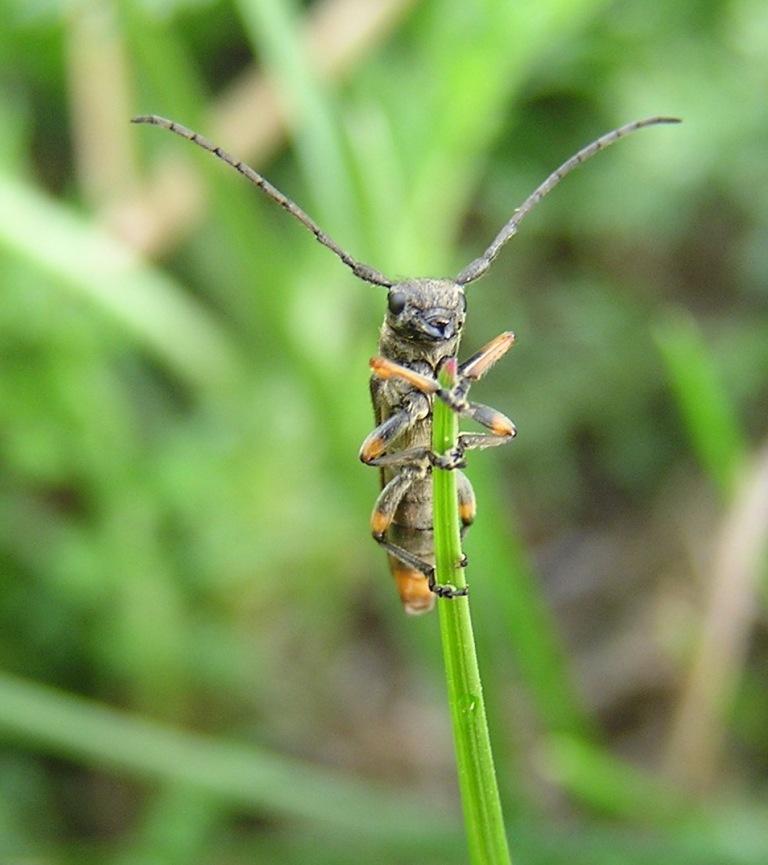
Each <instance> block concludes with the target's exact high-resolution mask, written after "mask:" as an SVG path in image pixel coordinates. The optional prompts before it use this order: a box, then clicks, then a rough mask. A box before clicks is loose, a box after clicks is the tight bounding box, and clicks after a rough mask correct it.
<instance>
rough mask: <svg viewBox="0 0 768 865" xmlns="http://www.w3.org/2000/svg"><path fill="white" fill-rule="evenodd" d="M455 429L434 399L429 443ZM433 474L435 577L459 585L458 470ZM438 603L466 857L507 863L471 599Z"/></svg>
mask: <svg viewBox="0 0 768 865" xmlns="http://www.w3.org/2000/svg"><path fill="white" fill-rule="evenodd" d="M455 374H456V362H455V361H453V362H451V363H449V364H446V366H445V368H444V371H443V372H442V373H441V384H442V385H443V387H450V386H451V385H452V383H453V377H454V376H455ZM457 433H458V417H457V415H456V413H455V412H454V411H452V410H451V409H450V408H449V407H448V406H446V405H444V404H443V403H441V402H440V401H439V400H435V410H434V420H433V428H432V447H433V449H434V450H435V452H436V453H445V452H446V451H448V450H450V448H452V447H454V446H455V444H456V436H457ZM432 477H433V500H434V526H435V565H436V577H437V580H438V582H439V583H451V584H452V585H454V586H456V587H457V588H461V587H463V586H464V585H466V583H465V580H464V569H463V568H461V567H459V564H458V563H459V560H460V559H461V537H460V534H459V514H458V503H457V498H456V473H455V472H451V471H442V470H439V469H436V470H435V471H434V473H433V476H432ZM438 608H439V614H440V634H441V638H442V643H443V657H444V660H445V671H446V679H447V683H448V700H449V703H450V706H451V718H452V722H453V738H454V742H455V747H456V763H457V768H458V775H459V789H460V790H461V801H462V807H463V809H464V823H465V825H466V831H467V841H468V844H469V852H470V859H471V861H472V862H473V863H474V865H509V863H510V858H509V849H508V847H507V838H506V834H505V831H504V819H503V817H502V813H501V801H500V799H499V789H498V785H497V783H496V773H495V771H494V767H493V755H492V753H491V742H490V739H489V736H488V723H487V721H486V715H485V704H484V703H483V689H482V686H481V684H480V671H479V669H478V666H477V653H476V651H475V641H474V636H473V634H472V620H471V618H470V614H469V599H468V598H467V597H459V598H452V599H449V600H441V601H439V603H438Z"/></svg>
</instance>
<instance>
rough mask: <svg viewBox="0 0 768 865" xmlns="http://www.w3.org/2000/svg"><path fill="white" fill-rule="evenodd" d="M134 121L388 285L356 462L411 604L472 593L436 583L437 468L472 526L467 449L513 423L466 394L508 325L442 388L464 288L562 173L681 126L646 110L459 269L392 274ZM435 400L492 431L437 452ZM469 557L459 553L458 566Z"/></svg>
mask: <svg viewBox="0 0 768 865" xmlns="http://www.w3.org/2000/svg"><path fill="white" fill-rule="evenodd" d="M132 122H133V123H148V124H152V125H154V126H160V127H162V128H164V129H168V130H170V131H171V132H174V133H175V134H176V135H180V136H181V137H182V138H186V139H187V140H188V141H191V142H193V143H194V144H197V145H198V146H200V147H202V148H203V149H204V150H207V151H209V152H210V153H212V154H213V155H214V156H216V157H218V158H219V159H221V160H222V161H224V162H226V163H227V165H229V166H231V167H232V168H234V169H235V171H237V172H239V173H240V174H242V175H243V176H244V177H246V178H247V179H248V180H250V181H251V183H254V184H255V185H256V186H258V187H259V189H261V190H262V192H264V193H265V194H266V195H267V196H268V197H269V198H271V199H272V200H273V201H275V202H276V203H277V204H279V205H280V206H281V207H282V208H284V209H285V210H287V211H288V213H290V214H291V215H292V216H293V217H295V218H296V219H298V221H299V222H300V223H301V224H302V225H303V226H304V227H305V228H307V229H308V230H309V231H310V232H312V234H313V235H314V236H315V238H316V240H318V241H319V242H320V243H321V244H322V245H323V246H326V247H327V248H328V249H330V250H331V251H332V252H333V253H335V254H336V255H337V256H338V257H339V258H340V259H341V260H342V261H343V262H344V264H346V265H347V267H348V268H349V269H350V270H351V271H352V273H354V274H355V276H357V277H358V278H359V279H362V280H364V281H365V282H369V283H372V284H373V285H380V286H383V287H384V288H386V289H387V290H388V297H387V313H386V316H385V318H384V323H383V325H382V327H381V334H380V338H379V353H380V356H379V357H376V358H373V359H372V360H371V366H372V369H373V376H372V378H371V383H370V387H371V398H372V401H373V408H374V414H375V419H376V428H375V429H374V430H373V432H371V433H370V435H368V436H367V438H366V439H365V441H364V442H363V444H362V447H361V448H360V459H361V460H362V461H363V462H364V463H366V464H367V465H370V466H376V467H378V468H379V469H380V472H381V486H382V489H381V492H380V494H379V497H378V498H377V500H376V504H375V506H374V509H373V514H372V516H371V532H372V534H373V537H374V539H375V540H376V542H377V543H378V544H380V545H381V546H382V547H384V549H385V550H386V551H387V553H388V557H389V563H390V570H391V571H392V574H393V576H394V578H395V582H396V585H397V589H398V592H399V594H400V598H401V600H402V602H403V606H404V608H405V611H406V612H408V613H411V614H419V613H426V612H428V611H429V610H431V609H432V607H433V606H434V599H435V597H436V596H437V597H444V598H452V597H456V596H457V595H460V594H466V592H467V590H466V588H464V589H461V590H457V589H455V588H454V587H453V586H447V585H439V584H438V583H437V582H436V580H435V570H434V551H433V534H432V480H431V471H432V468H433V467H435V466H437V467H439V468H443V469H452V470H455V471H457V472H458V478H457V487H458V498H459V515H460V518H461V522H462V525H463V529H466V528H467V527H468V526H469V525H470V524H471V523H472V522H473V520H474V517H475V497H474V493H473V492H472V487H471V485H470V483H469V480H468V479H467V477H466V475H464V474H463V473H462V472H460V469H461V467H463V466H464V454H465V452H466V451H468V450H472V449H479V448H486V447H493V446H495V445H501V444H504V443H505V442H508V441H510V440H511V439H512V438H513V437H514V435H515V426H514V424H513V423H512V421H510V420H509V418H507V417H505V416H504V415H503V414H501V412H498V411H496V410H495V409H492V408H490V407H489V406H485V405H482V404H480V403H475V402H471V401H469V400H468V399H467V396H468V392H469V388H470V386H471V385H472V384H473V383H474V382H475V381H477V380H478V379H479V378H480V377H481V376H483V375H484V374H485V373H486V372H487V371H488V370H489V369H490V368H491V367H492V366H493V365H494V364H495V363H496V361H498V360H499V359H500V358H501V357H502V356H503V355H504V354H505V353H506V351H507V350H508V349H509V348H510V347H511V346H512V344H513V342H514V335H513V334H512V333H511V332H505V333H502V334H501V335H499V336H498V337H496V338H495V339H493V340H491V342H489V343H488V344H487V345H486V346H485V347H484V348H482V349H480V351H479V352H477V353H476V354H475V355H473V356H472V357H471V358H470V359H469V360H467V361H465V362H464V363H463V364H461V365H460V366H459V367H458V375H457V377H456V380H455V384H454V386H453V387H452V388H451V389H450V390H445V389H443V388H441V387H440V385H439V384H438V381H437V375H438V372H439V370H440V368H441V366H442V365H443V364H444V363H445V362H446V361H447V360H448V359H449V358H455V357H456V354H457V351H458V347H459V339H460V337H461V330H462V327H463V326H464V319H465V316H466V310H467V302H466V296H465V294H464V288H465V286H467V285H469V283H471V282H474V281H475V280H476V279H479V278H480V277H481V276H483V275H484V274H485V272H486V271H487V270H488V268H489V267H490V266H491V264H492V263H493V261H494V259H495V258H496V256H497V255H498V254H499V251H500V250H501V248H502V247H503V246H504V244H505V243H506V242H507V241H508V240H509V239H510V238H511V237H513V236H514V234H516V232H517V228H518V226H519V225H520V223H521V222H522V220H523V219H524V218H525V217H526V216H527V215H528V214H529V213H530V212H531V210H532V209H533V208H534V207H535V206H536V205H537V204H538V203H539V201H541V199H542V198H543V197H544V196H545V195H547V193H549V192H550V191H551V190H552V189H553V188H554V187H555V186H556V185H557V184H558V183H559V182H560V181H561V180H562V179H563V178H564V177H565V176H566V174H569V173H570V172H571V171H573V169H574V168H577V167H578V166H579V165H581V164H582V163H583V162H585V161H586V160H587V159H589V158H590V157H592V156H594V155H595V154H596V153H598V152H599V151H601V150H603V149H604V148H606V147H608V146H609V145H610V144H613V142H614V141H618V140H619V139H620V138H623V137H625V136H626V135H629V134H631V133H632V132H636V131H637V130H638V129H643V128H644V127H646V126H655V125H657V124H660V123H679V122H680V121H679V119H678V118H675V117H649V118H646V119H645V120H637V121H634V122H633V123H627V124H626V125H624V126H620V127H619V128H617V129H614V130H612V131H611V132H608V133H606V134H605V135H602V136H601V137H600V138H597V139H595V140H594V141H593V142H591V143H590V144H588V145H587V146H586V147H584V148H582V149H581V150H579V151H578V153H576V154H574V155H573V156H571V158H570V159H568V160H566V161H565V162H564V163H563V164H562V165H561V166H560V167H559V168H558V169H556V170H555V171H553V172H552V174H550V175H549V177H547V179H546V180H545V181H544V182H543V183H542V184H541V185H540V186H538V187H537V188H536V189H535V190H534V191H533V192H532V193H531V195H529V196H528V198H526V199H525V201H524V202H523V203H522V204H521V205H520V207H518V208H517V209H516V210H515V211H514V213H513V214H512V217H511V218H510V220H509V221H508V222H507V223H506V224H505V225H504V226H503V227H502V229H501V231H499V233H498V234H497V235H496V237H495V238H494V240H493V242H492V243H491V245H490V246H489V247H488V248H487V249H486V250H485V252H484V253H483V254H482V255H481V256H480V257H479V258H476V259H474V261H471V262H470V263H469V264H468V265H467V266H466V267H465V268H464V269H463V270H462V271H461V272H460V273H459V274H458V275H457V276H455V277H453V278H446V279H432V278H414V279H404V280H400V281H395V280H392V279H389V278H387V277H386V276H384V275H383V274H381V273H379V271H378V270H375V269H374V268H373V267H370V266H369V265H367V264H363V263H362V262H360V261H357V260H356V259H355V258H353V257H352V256H351V255H350V254H349V253H347V252H345V251H344V250H343V249H342V248H341V247H340V246H339V245H338V244H337V243H336V242H335V241H334V240H333V239H332V238H331V237H329V236H328V235H327V234H326V233H325V232H324V231H322V229H321V228H320V227H319V226H318V225H317V223H315V222H314V220H312V219H311V218H310V217H309V216H308V215H307V214H306V213H305V212H304V211H303V210H302V209H301V208H300V207H299V206H298V205H297V204H295V203H294V202H293V201H291V199H290V198H287V197H286V196H285V195H283V194H282V192H280V191H279V190H278V189H276V188H275V187H274V186H272V184H271V183H270V182H269V181H268V180H266V179H265V178H264V177H262V176H261V175H260V174H259V173H258V172H256V171H254V170H253V169H252V168H250V167H249V166H248V165H246V164H245V163H243V162H241V161H240V160H238V159H235V158H234V157H233V156H230V154H229V153H227V152H226V151H224V150H222V149H221V148H220V147H218V146H217V145H215V144H213V143H212V142H210V141H208V140H207V139H206V138H203V137H202V136H201V135H199V134H198V133H197V132H193V131H192V130H191V129H187V128H186V127H185V126H182V125H181V124H179V123H176V122H175V121H173V120H167V119H166V118H164V117H159V116H157V115H154V114H152V115H144V116H140V117H134V118H133V120H132ZM434 399H441V400H443V401H444V402H446V403H447V404H448V405H450V406H451V408H452V409H454V410H455V411H457V412H458V413H459V414H461V415H462V416H465V417H469V418H471V419H473V420H475V421H476V422H478V423H479V424H480V425H481V426H483V427H485V428H486V429H487V430H488V432H478V433H460V434H459V437H458V441H457V446H456V448H455V449H454V451H453V452H451V453H448V454H435V453H433V451H432V449H431V426H432V425H431V418H432V404H433V401H434ZM465 563H466V558H463V561H462V562H461V564H465Z"/></svg>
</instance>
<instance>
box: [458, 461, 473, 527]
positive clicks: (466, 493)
mask: <svg viewBox="0 0 768 865" xmlns="http://www.w3.org/2000/svg"><path fill="white" fill-rule="evenodd" d="M456 492H457V495H458V499H459V519H460V520H461V536H462V538H463V537H464V535H465V534H466V531H467V529H468V528H469V527H470V526H471V525H472V523H473V522H474V521H475V514H476V513H477V504H476V502H475V491H474V490H473V489H472V484H471V483H470V482H469V478H468V477H467V476H466V475H465V474H464V472H460V471H458V470H457V472H456Z"/></svg>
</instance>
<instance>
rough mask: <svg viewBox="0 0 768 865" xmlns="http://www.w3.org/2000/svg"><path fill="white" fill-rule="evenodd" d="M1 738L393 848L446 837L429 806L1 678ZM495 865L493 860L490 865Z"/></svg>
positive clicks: (443, 822)
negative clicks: (391, 842) (394, 842)
mask: <svg viewBox="0 0 768 865" xmlns="http://www.w3.org/2000/svg"><path fill="white" fill-rule="evenodd" d="M0 734H2V736H3V738H6V739H7V738H12V739H14V740H18V741H23V742H26V743H28V744H30V745H32V746H34V747H36V748H39V749H41V750H43V751H46V752H48V753H53V754H57V755H60V756H66V757H70V758H73V759H76V760H82V761H84V762H86V763H88V764H91V765H96V766H102V767H107V768H110V769H113V770H117V771H119V772H121V773H125V774H128V775H130V776H133V777H139V778H145V779H148V780H153V781H166V782H172V783H175V784H183V785H188V786H189V787H190V788H195V789H197V790H199V791H201V792H205V793H208V794H210V795H213V796H215V797H218V798H220V799H222V800H223V801H226V802H230V803H233V804H235V805H238V806H241V807H243V806H244V807H246V808H249V809H255V810H257V811H261V810H263V811H266V812H269V813H272V814H275V815H282V816H288V817H294V818H295V817H299V818H303V819H309V820H316V821H319V822H322V823H325V824H328V825H333V826H336V827H342V828H347V829H354V830H355V831H356V832H359V833H362V834H365V835H368V836H373V837H385V838H388V839H392V838H397V839H400V840H403V839H407V838H409V837H410V838H411V839H417V838H424V837H429V836H431V835H433V834H434V833H435V832H436V831H437V832H439V831H440V830H441V829H442V830H444V831H448V830H449V823H448V820H447V817H446V816H445V815H444V814H442V813H441V812H440V809H439V808H430V814H429V820H428V821H425V820H424V818H423V815H422V814H423V810H424V809H423V802H421V800H417V799H415V798H414V799H410V800H409V799H408V797H407V796H405V795H402V794H397V793H395V792H389V793H388V792H386V791H382V790H376V789H375V788H373V786H372V785H371V784H370V783H368V784H364V783H358V782H354V781H351V780H347V779H345V778H342V777H340V776H339V775H334V774H333V773H332V772H330V771H327V770H323V769H318V768H314V767H312V766H309V765H306V764H303V763H301V762H299V761H298V760H294V759H291V758H288V757H283V756H281V755H278V754H275V753H272V752H269V751H267V750H266V749H263V748H258V747H257V746H255V745H248V746H244V745H238V744H235V743H232V742H226V741H222V740H217V739H213V738H211V737H206V736H203V735H200V734H194V733H189V732H186V731H182V730H178V729H173V728H172V727H169V726H167V725H164V724H160V723H158V722H156V721H151V720H149V719H146V718H141V717H139V716H136V715H133V716H132V715H129V714H127V713H124V712H120V711H118V710H116V709H112V708H110V707H108V706H104V705H99V704H98V703H94V702H91V701H88V700H85V699H83V698H81V697H75V696H72V695H70V694H65V693H63V692H58V691H55V690H53V689H51V688H47V687H44V686H41V685H37V684H33V683H31V682H27V681H24V680H23V679H20V678H17V677H15V676H11V675H9V674H7V673H0ZM493 861H496V860H493Z"/></svg>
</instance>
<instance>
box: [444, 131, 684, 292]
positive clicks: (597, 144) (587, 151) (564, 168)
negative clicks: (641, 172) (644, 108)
mask: <svg viewBox="0 0 768 865" xmlns="http://www.w3.org/2000/svg"><path fill="white" fill-rule="evenodd" d="M680 122H681V121H680V120H679V118H677V117H648V118H646V119H645V120H636V121H634V123H627V124H626V126H620V127H619V128H618V129H614V130H613V131H612V132H607V133H606V134H605V135H601V136H600V138H598V139H597V140H596V141H593V142H592V143H591V144H588V145H587V146H586V147H583V148H582V149H581V150H580V151H579V152H578V153H576V154H574V155H573V156H572V157H571V158H570V159H568V160H567V161H566V162H564V163H563V164H562V165H561V166H560V167H559V168H558V169H557V170H556V171H553V172H552V174H550V175H549V177H548V178H547V179H546V180H545V181H544V183H542V184H541V186H539V187H538V188H537V189H535V190H534V191H533V192H532V193H531V194H530V195H529V196H528V198H526V199H525V201H524V202H523V203H522V204H521V205H520V207H518V208H517V210H515V212H514V214H513V215H512V219H510V220H509V222H508V223H507V224H506V225H505V226H504V228H502V229H501V231H500V232H499V233H498V234H497V235H496V237H495V238H494V241H493V243H492V244H491V245H490V246H489V247H488V249H486V250H485V252H484V253H483V254H482V255H481V256H480V258H476V259H475V260H474V261H472V262H470V263H469V264H468V265H467V266H466V267H465V268H464V270H462V271H461V273H460V274H459V275H458V276H457V277H456V282H458V283H459V285H467V284H468V283H470V282H474V280H476V279H479V277H481V276H482V275H483V274H484V273H485V272H486V271H487V270H488V268H489V267H490V266H491V263H492V262H493V260H494V259H495V258H496V256H497V255H498V254H499V250H500V249H501V247H502V246H504V244H505V243H506V242H507V241H508V240H509V239H510V237H512V236H513V235H514V234H516V233H517V227H518V225H520V223H521V222H522V221H523V220H524V219H525V217H526V216H527V215H528V214H529V213H530V212H531V211H532V210H533V208H534V207H536V205H537V204H538V203H539V202H540V201H541V199H542V198H544V196H545V195H546V194H547V193H548V192H551V191H552V190H553V189H554V188H555V186H557V184H558V183H560V181H561V180H562V179H563V178H564V177H565V175H566V174H570V173H571V171H573V169H574V168H578V167H579V165H581V164H582V162H586V161H587V160H588V159H590V158H591V157H592V156H594V155H595V154H596V153H599V152H600V151H601V150H604V149H605V148H606V147H608V146H609V145H611V144H613V142H614V141H618V140H619V139H620V138H624V136H625V135H630V134H631V133H632V132H636V131H637V130H638V129H643V128H644V127H646V126H656V124H658V123H680Z"/></svg>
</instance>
